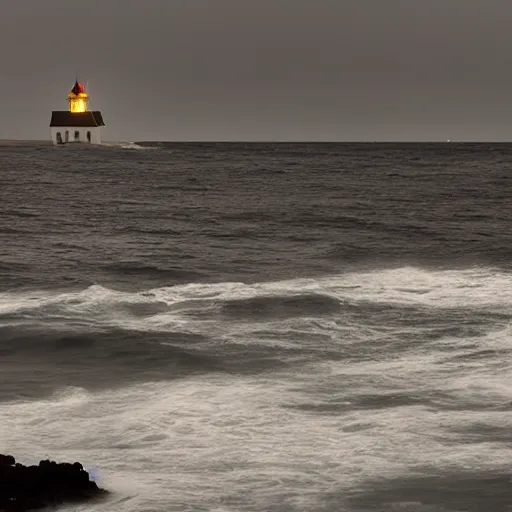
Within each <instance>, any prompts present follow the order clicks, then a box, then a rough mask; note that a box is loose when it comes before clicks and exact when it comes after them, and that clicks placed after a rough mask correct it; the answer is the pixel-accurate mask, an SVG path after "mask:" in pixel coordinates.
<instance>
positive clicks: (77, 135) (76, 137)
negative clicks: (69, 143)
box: [75, 130, 80, 140]
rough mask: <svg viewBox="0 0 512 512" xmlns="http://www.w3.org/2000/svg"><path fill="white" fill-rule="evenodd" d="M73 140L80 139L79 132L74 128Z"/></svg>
mask: <svg viewBox="0 0 512 512" xmlns="http://www.w3.org/2000/svg"><path fill="white" fill-rule="evenodd" d="M75 140H80V132H79V131H78V130H75Z"/></svg>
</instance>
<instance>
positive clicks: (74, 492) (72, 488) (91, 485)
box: [0, 454, 107, 512]
mask: <svg viewBox="0 0 512 512" xmlns="http://www.w3.org/2000/svg"><path fill="white" fill-rule="evenodd" d="M105 494H107V491H105V490H104V489H100V488H99V487H98V486H97V485H96V483H95V482H93V481H92V480H90V479H89V473H87V471H85V470H84V468H83V466H82V464H80V463H79V462H74V463H72V464H71V463H67V462H63V463H57V462H53V461H50V460H42V461H41V462H40V463H39V465H38V466H24V465H23V464H19V463H16V460H15V459H14V457H13V456H12V455H1V454H0V512H25V511H27V512H28V511H29V510H36V509H41V508H44V507H49V506H52V507H55V506H58V505H62V504H64V503H83V502H86V501H90V500H93V499H97V498H99V497H100V496H102V495H105Z"/></svg>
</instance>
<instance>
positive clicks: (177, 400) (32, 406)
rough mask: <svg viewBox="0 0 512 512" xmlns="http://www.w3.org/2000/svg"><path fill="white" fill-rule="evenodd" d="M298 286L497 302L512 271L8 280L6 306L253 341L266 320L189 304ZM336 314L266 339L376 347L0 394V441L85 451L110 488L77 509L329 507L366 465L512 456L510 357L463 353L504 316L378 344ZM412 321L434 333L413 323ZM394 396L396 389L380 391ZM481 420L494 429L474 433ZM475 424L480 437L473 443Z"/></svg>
mask: <svg viewBox="0 0 512 512" xmlns="http://www.w3.org/2000/svg"><path fill="white" fill-rule="evenodd" d="M304 293H316V294H323V295H327V296H329V297H332V298H335V299H336V300H339V301H340V307H342V306H343V304H344V303H353V304H356V305H357V304H362V303H365V302H370V303H373V304H392V305H396V306H399V305H403V306H410V305H413V306H415V307H419V308H424V309H425V310H429V311H438V312H440V311H441V312H442V310H443V309H450V308H474V309H475V310H489V311H490V312H504V313H506V312H507V311H509V308H510V299H511V298H512V276H511V275H509V274H506V273H504V272H499V271H497V270H494V269H472V270H464V271H438V272H430V271H426V270H420V269H415V268H402V269H396V270H386V271H380V272H371V273H364V274H362V273H355V274H346V275H338V276H331V277H325V278H321V279H300V280H290V281H284V282H279V283H259V284H253V285H246V284H243V283H218V284H211V285H210V284H208V285H207V284H189V285H182V286H174V287H166V288H157V289H154V290H148V291H147V292H143V293H124V292H118V291H114V290H109V289H107V288H104V287H102V286H93V287H90V288H88V289H86V290H84V291H81V292H51V293H49V292H45V291H42V292H32V293H23V294H19V293H4V294H1V295H0V313H1V314H2V315H6V318H8V315H13V314H14V315H18V316H19V318H23V320H24V321H29V320H30V319H33V320H34V321H36V320H37V318H39V316H40V315H43V312H44V318H45V321H48V318H49V317H50V318H51V317H52V315H53V316H54V317H55V318H56V319H57V318H61V319H68V320H69V319H73V318H79V317H84V316H85V317H87V319H88V321H89V322H90V326H91V328H94V326H99V327H105V326H109V325H110V326H121V325H122V326H124V327H125V328H135V329H140V330H149V331H150V330H164V331H165V330H167V331H169V332H172V331H173V330H176V329H179V330H183V329H188V330H191V331H193V332H199V333H205V334H209V333H211V332H214V333H215V332H217V333H219V335H220V333H223V334H224V335H228V336H229V335H232V339H235V338H236V339H237V340H239V342H240V343H247V344H249V343H254V340H255V337H254V330H255V329H256V328H261V323H258V322H254V324H255V325H251V321H250V320H246V321H244V322H238V323H237V322H232V321H231V319H229V318H228V319H225V320H223V319H222V317H218V316H217V317H215V315H213V318H210V317H209V316H208V315H206V320H205V319H203V318H202V317H197V315H196V316H194V315H191V314H190V312H191V311H192V312H197V311H201V309H204V308H214V309H215V307H216V304H218V303H225V302H226V301H232V300H244V299H252V298H255V297H283V296H285V297H289V296H295V295H298V294H304ZM156 303H158V304H161V303H164V304H165V305H167V306H168V307H169V311H164V312H161V311H159V312H156V313H155V314H154V315H144V316H137V315H134V314H133V312H132V310H131V308H128V309H123V307H121V306H123V305H130V306H133V305H138V304H145V305H147V304H150V305H151V304H156ZM20 315H21V316H20ZM0 321H1V322H4V323H5V322H8V321H10V320H8V319H4V320H2V319H1V318H0ZM337 322H338V321H337V320H336V319H323V318H307V319H292V320H290V319H288V320H286V321H279V322H276V323H275V324H274V325H273V328H274V331H273V332H274V336H275V337H276V338H279V333H280V331H279V329H282V332H283V333H284V332H287V331H289V330H290V329H297V330H301V329H302V334H304V333H306V334H307V333H310V334H312V333H313V332H318V333H324V334H326V335H329V333H333V332H337V333H338V335H339V333H340V332H346V333H348V335H347V336H348V337H350V336H352V337H354V338H356V339H357V340H359V342H361V343H363V342H364V343H366V344H367V345H368V346H369V347H370V349H371V350H372V351H373V353H374V357H372V358H362V359H359V360H351V359H350V358H340V359H339V360H337V359H329V358H324V359H322V360H312V361H311V362H309V363H305V364H302V365H301V366H300V367H299V368H294V367H291V368H289V369H284V370H283V369H281V370H279V371H276V372H274V373H271V372H267V373H265V374H262V375H260V376H254V375H252V376H242V375H240V376H236V375H222V374H208V375H202V376H194V377H187V378H183V379H178V380H173V381H170V382H156V383H155V382H153V383H145V384H141V385H132V386H128V387H126V388H124V389H121V390H105V391H101V392H94V393H92V392H88V391H86V390H83V389H80V388H78V389H76V388H70V389H66V390H62V391H61V392H59V393H58V394H56V395H55V396H53V397H51V398H47V399H44V400H40V401H33V402H16V403H7V404H2V408H1V419H2V421H1V422H0V445H2V449H3V450H4V451H8V452H12V453H14V454H16V455H17V457H18V458H19V459H20V461H22V462H25V463H33V462H36V461H38V460H39V459H41V458H46V457H48V456H51V457H52V458H54V459H60V460H80V461H82V462H83V463H84V465H85V466H86V467H87V468H90V469H93V470H94V473H95V474H96V475H97V480H98V482H99V484H100V485H103V486H105V487H107V488H109V489H111V490H113V491H114V495H113V496H112V498H111V500H110V501H109V502H108V503H106V504H98V505H93V506H87V507H83V508H79V509H80V510H98V511H99V510H101V511H103V510H105V511H106V510H113V509H118V510H122V511H141V510H147V511H149V510H162V511H164V510H165V511H174V510H176V511H178V510H179V511H185V510H211V511H237V510H244V512H245V511H247V512H250V511H267V510H277V509H279V508H281V509H282V510H303V511H308V512H309V511H313V510H322V511H324V510H326V508H325V506H324V503H323V501H322V500H323V498H324V497H325V496H326V495H327V494H329V493H332V492H339V493H340V495H342V496H343V495H344V493H346V494H347V495H348V494H349V493H352V492H354V491H357V490H358V489H361V488H362V486H363V485H364V484H365V483H366V482H367V481H369V480H372V479H383V478H388V479H391V478H393V477H400V476H402V475H407V474H409V473H416V474H417V473H418V472H421V471H422V469H424V468H436V471H437V472H439V473H443V472H444V471H464V470H472V471H481V472H485V471H507V470H510V468H511V463H510V461H511V460H512V448H511V446H510V443H507V442H506V436H504V434H503V433H504V432H506V431H507V429H508V426H509V425H510V423H511V422H512V411H511V410H510V407H507V404H509V403H510V402H511V401H512V385H511V384H510V383H511V382H512V369H511V365H510V364H508V362H507V359H506V357H505V359H503V358H501V357H499V356H497V357H494V358H492V354H491V356H490V357H489V358H487V359H484V360H481V359H479V358H475V359H471V358H469V359H467V360H457V358H458V357H467V356H471V355H472V354H475V353H478V352H479V351H486V350H487V351H491V352H492V351H497V353H500V351H507V350H509V348H510V347H509V344H510V336H511V334H512V329H511V327H510V326H509V325H508V324H507V321H506V319H504V320H503V322H502V323H499V324H496V325H493V326H490V328H489V330H488V331H487V332H485V333H481V334H479V335H477V336H474V337H473V338H471V339H470V340H464V339H462V338H460V337H457V336H455V335H451V334H447V335H446V336H443V337H442V338H439V339H434V340H432V341H431V342H429V344H428V347H427V348H424V346H423V345H421V346H418V347H415V346H414V345H412V346H405V347H404V348H403V350H397V351H394V352H392V353H386V352H385V351H382V352H381V351H380V349H379V345H378V344H377V342H378V337H377V336H375V337H374V336H373V333H372V331H371V330H369V329H368V326H366V325H364V324H357V323H353V324H351V325H349V326H347V325H340V323H337ZM381 327H382V329H386V335H387V336H388V338H390V339H391V340H392V339H393V338H394V337H399V336H402V335H403V331H401V329H403V327H401V326H396V325H395V326H393V325H391V326H381ZM267 328H268V325H267ZM215 329H217V330H215ZM344 329H345V330H344ZM415 329H416V333H417V332H420V333H421V332H422V329H423V330H424V332H425V333H427V332H428V329H427V328H426V327H424V326H422V325H418V326H416V327H415ZM235 334H236V336H235ZM343 339H344V338H343ZM345 341H346V340H345ZM282 343H291V342H290V341H286V340H285V339H283V342H282ZM447 349H450V350H447ZM84 364H87V361H84ZM394 396H395V397H398V399H402V397H403V400H404V401H403V403H398V404H397V405H393V406H391V405H389V406H384V405H382V404H381V402H380V400H387V399H388V397H394ZM362 400H366V402H361V401H362ZM372 401H373V402H372ZM372 403H374V406H372ZM361 404H365V405H364V406H363V405H361ZM322 408H323V409H322ZM479 429H480V430H479ZM481 431H484V432H485V431H488V432H492V433H493V435H490V436H487V437H485V436H483V435H482V436H481V437H479V435H480V434H479V432H481ZM500 435H501V436H502V438H500ZM472 436H473V437H474V436H476V438H477V441H478V442H468V438H472ZM493 436H494V437H493ZM0 451H2V450H0ZM342 507H343V505H340V506H339V507H337V510H343V508H342ZM77 510H78V509H77ZM414 510H428V509H427V508H424V509H422V508H420V506H418V508H416V509H414Z"/></svg>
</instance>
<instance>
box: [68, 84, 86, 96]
mask: <svg viewBox="0 0 512 512" xmlns="http://www.w3.org/2000/svg"><path fill="white" fill-rule="evenodd" d="M71 92H72V93H73V94H74V95H75V96H78V95H79V94H82V93H85V86H84V84H82V83H80V82H79V81H78V80H77V81H76V82H75V85H74V86H73V89H71Z"/></svg>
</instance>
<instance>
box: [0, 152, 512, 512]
mask: <svg viewBox="0 0 512 512" xmlns="http://www.w3.org/2000/svg"><path fill="white" fill-rule="evenodd" d="M511 190H512V145H506V144H502V145H500V144H457V143H451V144H449V143H443V144H392V143H388V144H372V143H368V144H362V143H361V144H313V143H312V144H298V143H297V144H286V143H281V144H270V143H269V144H263V143H261V144H244V143H237V144H227V143H218V144H214V143H208V144H207V143H151V142H138V143H127V144H106V145H104V146H102V147H71V146H69V147H51V146H48V145H45V144H39V143H24V144H13V143H4V144H1V145H0V221H1V223H0V453H6V454H12V455H14V456H15V457H16V459H17V460H18V461H19V462H21V463H23V464H37V463H38V462H39V460H41V459H45V458H51V459H53V460H57V461H75V460H77V461H80V462H81V463H82V464H83V465H84V467H85V469H87V470H88V471H89V472H90V474H91V476H92V478H94V479H95V481H96V482H97V483H98V485H100V486H101V487H103V488H105V489H108V490H109V491H110V494H109V497H108V499H106V500H104V501H102V502H98V503H93V504H87V505H79V506H77V505H73V506H72V507H68V508H66V507H64V508H63V509H62V510H73V511H97V512H100V511H105V512H106V511H120V512H174V511H176V512H178V511H179V512H189V511H190V512H192V511H193V512H196V511H197V512H296V511H297V512H298V511H303V512H339V511H341V512H343V511H348V512H369V511H386V512H387V511H400V512H404V511H406V512H412V511H419V512H434V511H443V512H501V511H503V512H505V511H510V510H512V478H511V477H512V429H511V425H512V370H511V349H512V338H511V336H512V328H511V323H510V321H511V318H512V207H511V205H510V191H511Z"/></svg>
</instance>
